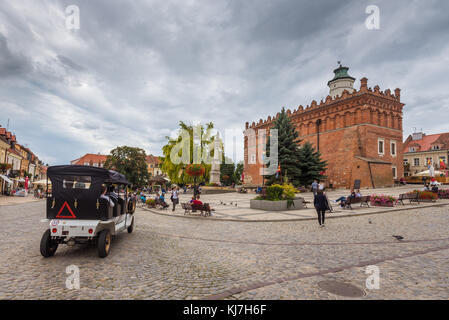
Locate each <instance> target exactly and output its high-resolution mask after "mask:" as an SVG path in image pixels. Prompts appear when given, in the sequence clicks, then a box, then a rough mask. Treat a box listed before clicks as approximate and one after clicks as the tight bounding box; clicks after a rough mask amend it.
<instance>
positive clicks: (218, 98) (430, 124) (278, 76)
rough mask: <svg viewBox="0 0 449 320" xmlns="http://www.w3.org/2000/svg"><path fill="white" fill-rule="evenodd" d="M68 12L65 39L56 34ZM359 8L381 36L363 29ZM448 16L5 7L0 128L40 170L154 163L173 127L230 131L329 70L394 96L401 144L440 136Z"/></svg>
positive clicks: (335, 4) (291, 9) (310, 88)
mask: <svg viewBox="0 0 449 320" xmlns="http://www.w3.org/2000/svg"><path fill="white" fill-rule="evenodd" d="M72 4H74V5H78V6H79V8H80V14H81V16H80V29H79V30H77V31H73V30H67V29H66V28H65V8H66V6H67V5H72ZM372 4H376V5H378V6H379V8H380V18H381V24H380V30H368V29H367V28H366V27H365V19H366V17H367V15H366V14H365V8H366V6H368V5H372ZM448 11H449V3H448V2H447V1H436V0H433V1H426V2H424V1H375V2H374V3H373V2H372V1H355V0H354V1H331V0H329V1H324V0H320V1H295V0H291V1H287V0H281V1H271V0H247V1H243V0H241V1H237V0H232V1H231V0H229V1H224V0H217V1H206V0H204V1H195V0H192V1H184V2H180V1H150V0H148V1H144V0H142V1H127V2H123V1H110V0H107V1H106V0H95V1H50V0H43V1H39V2H37V1H31V0H28V1H20V2H19V1H17V2H14V5H12V4H11V3H9V2H6V1H4V2H1V4H0V20H1V21H2V24H1V25H0V54H1V55H0V72H1V73H2V80H1V81H2V86H0V96H1V98H2V99H1V101H0V108H1V113H0V125H3V126H4V125H5V123H6V121H7V119H8V118H10V119H11V125H12V129H14V130H15V131H16V133H17V134H18V136H19V137H21V139H23V140H26V141H27V143H28V144H29V145H30V147H32V149H33V150H35V151H36V153H37V154H39V155H40V156H41V157H46V158H47V159H48V160H47V161H49V162H53V163H62V162H63V163H67V162H68V161H70V160H72V159H75V158H77V157H79V156H80V155H82V154H83V153H85V152H94V153H96V152H108V151H109V150H110V149H111V148H113V147H115V146H117V145H120V144H129V145H136V146H140V147H143V148H145V149H146V150H147V151H148V152H150V153H154V154H161V147H162V145H163V144H164V142H165V136H167V135H170V133H171V131H172V130H173V129H176V128H177V125H178V122H179V121H180V120H183V121H187V122H203V123H205V122H209V121H213V122H214V123H215V124H216V127H218V128H219V129H221V130H225V129H230V128H233V129H237V130H238V131H239V132H241V131H242V130H243V128H244V124H245V121H250V122H252V121H258V120H259V118H266V117H267V116H268V115H275V114H276V113H277V112H278V111H279V110H280V108H281V107H282V106H285V107H287V108H296V107H297V106H298V105H300V104H302V105H307V104H309V103H310V102H311V101H312V100H313V99H315V100H318V101H319V100H320V99H323V98H325V97H326V95H327V94H328V88H327V85H326V84H327V81H328V80H329V79H330V78H332V76H333V74H332V70H333V69H334V68H335V67H336V64H337V61H338V60H341V61H342V62H343V64H345V65H348V66H349V67H350V74H351V75H352V76H354V77H356V78H357V81H356V84H355V85H356V87H358V86H359V79H360V78H361V77H362V76H366V77H368V78H369V83H368V84H369V86H371V87H374V86H375V85H376V84H379V85H380V86H381V89H382V90H384V89H387V88H390V89H394V88H396V87H400V88H401V89H402V95H401V96H402V100H403V102H404V103H406V104H407V105H406V107H405V109H404V111H405V113H404V130H405V134H408V133H409V132H410V131H411V130H413V129H412V128H413V127H417V128H421V127H422V128H423V130H426V131H428V132H431V131H435V130H446V131H447V129H444V128H445V125H446V124H445V123H446V120H445V119H443V117H441V116H440V114H441V113H442V112H444V110H448V109H449V94H448V93H447V84H448V81H447V74H448V73H449V61H448V56H449V44H448V43H449V41H448V40H449V39H448V38H449V32H448V31H449V20H448V19H447V13H446V12H448ZM446 112H447V111H446ZM426 117H428V118H429V119H432V120H431V121H428V120H426ZM52 142H53V144H52ZM239 143H240V145H239V146H238V147H237V149H238V152H239V155H238V158H240V159H241V158H242V151H243V150H242V148H243V147H242V144H241V139H240V140H239ZM52 145H53V147H52Z"/></svg>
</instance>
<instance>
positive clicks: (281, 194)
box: [265, 184, 296, 201]
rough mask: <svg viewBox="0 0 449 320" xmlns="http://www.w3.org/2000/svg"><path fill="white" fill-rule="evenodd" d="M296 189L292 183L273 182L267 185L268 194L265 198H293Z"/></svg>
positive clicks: (273, 199) (276, 199)
mask: <svg viewBox="0 0 449 320" xmlns="http://www.w3.org/2000/svg"><path fill="white" fill-rule="evenodd" d="M295 194H296V189H295V187H294V186H293V185H291V184H284V185H280V184H273V185H271V186H269V187H267V194H266V196H265V200H270V201H279V200H293V199H294V198H295Z"/></svg>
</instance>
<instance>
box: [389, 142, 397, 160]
mask: <svg viewBox="0 0 449 320" xmlns="http://www.w3.org/2000/svg"><path fill="white" fill-rule="evenodd" d="M390 153H391V156H392V157H396V141H391V143H390Z"/></svg>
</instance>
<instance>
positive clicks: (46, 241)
mask: <svg viewBox="0 0 449 320" xmlns="http://www.w3.org/2000/svg"><path fill="white" fill-rule="evenodd" d="M56 249H58V243H57V242H56V241H55V240H52V239H51V235H50V229H47V231H45V232H44V234H43V235H42V239H41V255H42V256H44V257H45V258H48V257H51V256H53V255H54V254H55V252H56Z"/></svg>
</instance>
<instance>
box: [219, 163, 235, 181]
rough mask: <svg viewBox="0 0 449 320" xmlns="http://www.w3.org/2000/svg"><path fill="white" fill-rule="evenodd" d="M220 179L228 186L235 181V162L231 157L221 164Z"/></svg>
mask: <svg viewBox="0 0 449 320" xmlns="http://www.w3.org/2000/svg"><path fill="white" fill-rule="evenodd" d="M220 181H221V182H222V183H223V184H224V185H227V186H228V185H231V184H232V183H233V182H235V164H234V163H233V162H232V160H231V159H229V158H226V161H223V163H222V164H221V165H220Z"/></svg>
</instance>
